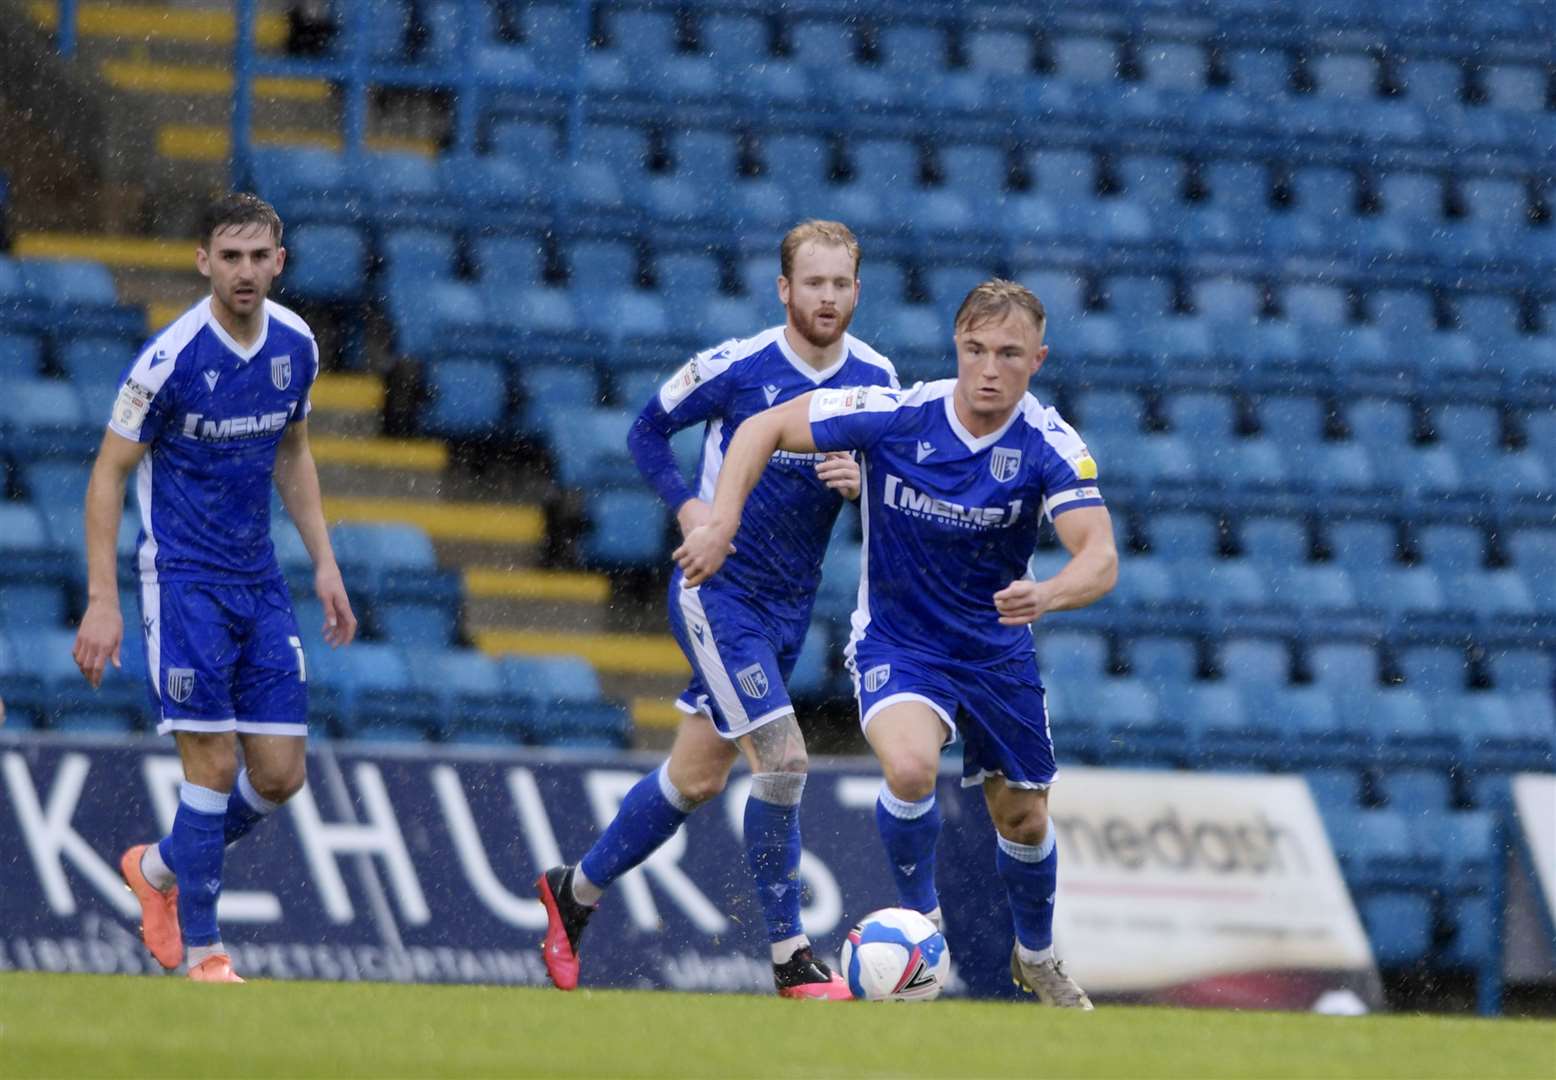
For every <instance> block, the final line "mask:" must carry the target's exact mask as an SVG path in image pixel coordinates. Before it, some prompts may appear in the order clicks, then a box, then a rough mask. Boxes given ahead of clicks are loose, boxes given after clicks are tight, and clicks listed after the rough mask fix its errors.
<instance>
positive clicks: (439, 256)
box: [379, 229, 457, 281]
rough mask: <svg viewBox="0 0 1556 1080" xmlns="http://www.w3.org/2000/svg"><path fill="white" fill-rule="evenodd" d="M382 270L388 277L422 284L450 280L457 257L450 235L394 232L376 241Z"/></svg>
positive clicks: (433, 231)
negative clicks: (417, 281) (444, 279)
mask: <svg viewBox="0 0 1556 1080" xmlns="http://www.w3.org/2000/svg"><path fill="white" fill-rule="evenodd" d="M379 247H380V250H381V251H382V253H383V259H384V269H385V272H386V273H388V274H389V275H390V276H392V277H407V278H410V279H412V280H419V281H425V280H428V279H431V278H452V277H453V276H454V270H455V261H456V258H457V254H456V247H455V243H454V236H453V234H452V233H450V232H446V231H443V230H439V229H396V230H394V231H393V232H390V233H389V234H387V235H386V236H384V238H383V239H382V240H381V241H380V242H379Z"/></svg>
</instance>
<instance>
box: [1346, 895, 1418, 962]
mask: <svg viewBox="0 0 1556 1080" xmlns="http://www.w3.org/2000/svg"><path fill="white" fill-rule="evenodd" d="M1358 907H1359V908H1360V909H1361V911H1360V914H1361V917H1362V925H1363V926H1365V927H1366V929H1367V938H1368V940H1369V941H1370V943H1371V944H1372V953H1373V956H1374V958H1375V959H1376V960H1377V961H1378V964H1379V966H1380V967H1383V968H1407V967H1410V966H1411V965H1413V964H1416V963H1419V962H1420V961H1421V960H1423V959H1424V958H1425V957H1426V956H1427V954H1428V953H1429V952H1430V950H1431V948H1432V934H1433V927H1434V922H1433V917H1432V905H1431V898H1430V897H1428V896H1426V895H1424V894H1421V893H1397V892H1388V893H1378V894H1375V895H1371V896H1364V897H1363V898H1362V899H1361V901H1360V902H1359V904H1358Z"/></svg>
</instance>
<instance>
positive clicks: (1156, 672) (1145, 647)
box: [1125, 637, 1199, 687]
mask: <svg viewBox="0 0 1556 1080" xmlns="http://www.w3.org/2000/svg"><path fill="white" fill-rule="evenodd" d="M1125 653H1126V655H1127V656H1128V659H1129V670H1130V672H1131V673H1132V674H1133V675H1134V676H1135V677H1136V678H1138V679H1140V680H1142V681H1144V682H1145V683H1146V684H1147V685H1148V686H1151V687H1159V686H1161V685H1163V684H1165V683H1187V682H1192V681H1194V679H1195V677H1196V676H1197V675H1198V674H1199V649H1198V647H1197V646H1196V645H1195V644H1194V642H1193V641H1191V640H1190V639H1188V638H1174V637H1141V638H1135V639H1134V640H1133V641H1131V642H1129V644H1128V646H1127V648H1126V650H1125Z"/></svg>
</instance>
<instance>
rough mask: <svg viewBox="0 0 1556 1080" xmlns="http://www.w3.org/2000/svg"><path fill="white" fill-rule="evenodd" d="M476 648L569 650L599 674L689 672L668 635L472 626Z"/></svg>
mask: <svg viewBox="0 0 1556 1080" xmlns="http://www.w3.org/2000/svg"><path fill="white" fill-rule="evenodd" d="M470 637H471V639H472V640H473V641H474V642H475V644H476V648H478V649H480V650H481V651H482V652H484V653H486V654H488V655H489V656H508V655H520V656H547V655H554V654H556V653H570V654H573V655H575V656H582V657H583V658H584V659H586V660H588V661H589V662H590V663H591V664H593V665H594V666H595V668H596V669H598V670H599V671H600V672H601V673H602V674H604V673H606V672H610V673H613V674H628V675H674V676H679V677H680V678H682V679H684V678H685V677H686V676H687V675H689V674H690V670H691V669H690V668H688V667H687V666H686V657H684V656H682V655H681V649H680V646H678V645H677V644H676V643H675V639H674V638H672V637H671V636H670V635H669V634H616V633H600V634H576V633H565V632H559V631H556V630H548V631H540V630H501V629H495V628H487V629H476V630H473V631H472V632H471V634H470Z"/></svg>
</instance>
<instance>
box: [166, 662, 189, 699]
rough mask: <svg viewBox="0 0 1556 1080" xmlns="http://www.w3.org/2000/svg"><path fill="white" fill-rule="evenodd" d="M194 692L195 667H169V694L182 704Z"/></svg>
mask: <svg viewBox="0 0 1556 1080" xmlns="http://www.w3.org/2000/svg"><path fill="white" fill-rule="evenodd" d="M192 693H194V668H186V667H175V668H168V669H167V696H168V697H170V698H172V699H173V700H174V701H176V702H178V703H179V704H180V705H182V704H183V703H184V702H186V701H188V700H189V695H190V694H192Z"/></svg>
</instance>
